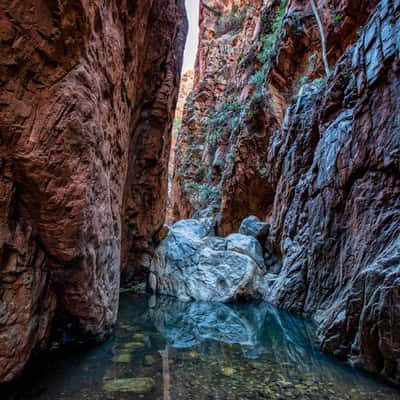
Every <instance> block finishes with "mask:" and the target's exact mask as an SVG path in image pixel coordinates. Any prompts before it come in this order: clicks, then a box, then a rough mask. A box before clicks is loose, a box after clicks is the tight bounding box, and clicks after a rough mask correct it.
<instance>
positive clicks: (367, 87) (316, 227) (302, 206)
mask: <svg viewBox="0 0 400 400" xmlns="http://www.w3.org/2000/svg"><path fill="white" fill-rule="evenodd" d="M316 3H317V7H318V10H319V15H320V18H321V21H322V25H323V29H324V38H325V40H326V49H327V59H328V63H329V68H330V73H329V76H326V73H325V69H324V65H323V57H322V46H321V43H322V41H321V35H320V32H319V29H318V26H317V23H316V18H315V16H314V14H313V12H312V9H311V6H310V3H309V2H308V1H300V0H298V1H295V0H291V1H284V0H282V1H279V0H264V1H261V0H260V1H255V2H247V1H239V0H237V1H234V0H231V1H217V0H215V1H203V2H202V4H201V25H200V26H201V32H200V47H199V53H198V60H197V65H196V71H195V86H194V90H193V92H192V93H191V94H190V95H189V97H188V101H187V103H186V106H185V111H184V116H183V123H182V129H181V131H180V133H179V136H178V143H177V152H176V159H177V162H176V166H175V171H174V182H173V190H172V210H171V212H172V214H173V217H174V219H175V220H177V219H181V218H189V217H195V218H196V217H199V218H204V217H208V218H211V219H212V220H213V221H214V225H215V228H216V231H217V233H218V234H220V235H227V234H229V233H231V232H234V231H237V230H238V228H239V225H240V222H241V221H242V219H243V218H244V217H246V216H248V215H251V214H253V215H256V216H258V217H259V218H261V219H263V220H264V221H267V222H269V224H270V233H269V235H268V238H267V240H266V242H265V243H264V247H265V251H266V253H267V254H270V255H271V256H272V258H273V259H274V260H276V262H275V264H276V265H275V266H274V268H273V269H271V270H269V271H267V273H266V275H265V282H264V293H265V299H266V300H267V301H270V302H272V303H274V304H277V305H278V306H280V307H283V308H286V309H289V310H291V311H294V312H299V313H303V314H305V315H308V316H311V317H313V318H314V320H315V321H316V323H317V325H318V336H319V339H320V341H321V345H322V347H323V349H325V350H326V351H328V352H331V353H333V354H335V355H336V356H338V357H341V358H342V359H344V360H347V361H349V362H351V363H352V364H353V365H356V366H360V367H362V368H364V369H366V370H368V371H371V372H374V373H377V374H381V375H383V376H385V377H386V378H387V379H389V380H392V381H394V382H399V381H400V335H398V332H400V325H399V321H400V308H399V304H400V270H399V263H400V201H399V199H400V196H399V195H400V173H399V172H400V171H399V169H400V121H399V115H400V114H399V112H400V102H399V100H398V99H399V94H400V75H399V66H400V63H399V56H400V41H399V37H400V18H399V13H400V2H399V1H398V0H382V1H379V2H378V1H365V0H357V1H349V0H335V1H329V2H328V1H325V0H319V1H316ZM277 266H278V267H277Z"/></svg>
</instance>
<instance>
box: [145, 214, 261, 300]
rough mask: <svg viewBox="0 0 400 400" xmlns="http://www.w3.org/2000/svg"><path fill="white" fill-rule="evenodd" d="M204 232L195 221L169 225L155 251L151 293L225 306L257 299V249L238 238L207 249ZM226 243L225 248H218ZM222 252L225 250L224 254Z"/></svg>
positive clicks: (245, 238) (251, 242)
mask: <svg viewBox="0 0 400 400" xmlns="http://www.w3.org/2000/svg"><path fill="white" fill-rule="evenodd" d="M204 236H205V229H202V227H201V223H200V222H198V221H195V220H182V221H179V222H178V223H176V224H175V225H173V226H172V227H171V229H170V231H169V233H168V235H167V237H166V238H165V239H164V240H163V241H162V243H161V244H160V246H159V247H158V249H157V251H156V254H155V257H154V259H153V261H152V264H151V273H150V278H149V283H150V286H151V289H152V290H153V291H154V292H157V293H161V294H166V295H171V296H176V297H178V298H180V299H182V300H190V299H195V300H201V301H213V302H229V301H234V300H237V299H239V298H243V297H245V298H252V297H258V296H259V294H258V293H257V290H256V289H255V287H256V282H257V281H258V280H259V276H260V275H261V274H262V269H261V268H262V265H263V256H262V250H261V247H260V245H259V244H258V243H257V241H256V240H255V239H254V238H252V237H250V236H244V235H240V234H236V235H231V236H230V237H228V238H226V239H223V238H218V240H217V241H215V240H214V241H212V242H218V248H221V249H222V248H224V250H216V247H215V243H213V244H212V247H210V246H208V245H207V243H208V240H202V238H204ZM222 242H225V243H226V247H225V246H222ZM225 248H226V250H225Z"/></svg>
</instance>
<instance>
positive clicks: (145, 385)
mask: <svg viewBox="0 0 400 400" xmlns="http://www.w3.org/2000/svg"><path fill="white" fill-rule="evenodd" d="M155 385H156V384H155V381H154V379H152V378H126V379H115V380H109V381H107V382H106V383H105V384H104V386H103V389H104V390H105V391H106V392H120V393H136V394H141V393H148V392H151V391H152V390H153V389H154V388H155Z"/></svg>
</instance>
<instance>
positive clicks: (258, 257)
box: [226, 233, 264, 268]
mask: <svg viewBox="0 0 400 400" xmlns="http://www.w3.org/2000/svg"><path fill="white" fill-rule="evenodd" d="M226 242H227V250H228V251H237V252H238V253H242V254H245V255H247V256H249V257H251V258H252V259H253V260H254V261H255V262H256V263H257V264H258V265H259V266H260V267H261V268H263V266H264V257H263V252H262V248H261V245H260V243H259V242H258V240H257V239H256V238H254V237H253V236H246V235H242V234H241V233H232V234H231V235H229V236H228V237H227V238H226Z"/></svg>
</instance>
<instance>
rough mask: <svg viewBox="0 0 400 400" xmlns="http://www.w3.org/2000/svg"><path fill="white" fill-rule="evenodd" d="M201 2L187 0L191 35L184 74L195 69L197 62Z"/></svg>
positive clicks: (184, 62) (184, 63) (186, 52)
mask: <svg viewBox="0 0 400 400" xmlns="http://www.w3.org/2000/svg"><path fill="white" fill-rule="evenodd" d="M199 1H200V0H186V9H187V14H188V18H189V34H188V37H187V42H186V48H185V58H184V60H183V72H186V71H188V70H190V69H193V68H194V62H195V60H196V53H197V43H198V37H199Z"/></svg>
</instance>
